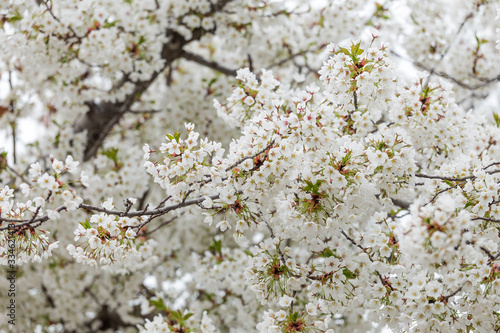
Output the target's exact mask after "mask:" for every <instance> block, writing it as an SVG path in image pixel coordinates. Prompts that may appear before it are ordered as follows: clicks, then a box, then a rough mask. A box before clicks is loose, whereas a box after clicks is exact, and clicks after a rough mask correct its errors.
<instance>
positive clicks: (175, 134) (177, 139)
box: [174, 132, 181, 142]
mask: <svg viewBox="0 0 500 333" xmlns="http://www.w3.org/2000/svg"><path fill="white" fill-rule="evenodd" d="M174 139H175V141H177V142H179V141H180V140H181V133H177V132H175V133H174Z"/></svg>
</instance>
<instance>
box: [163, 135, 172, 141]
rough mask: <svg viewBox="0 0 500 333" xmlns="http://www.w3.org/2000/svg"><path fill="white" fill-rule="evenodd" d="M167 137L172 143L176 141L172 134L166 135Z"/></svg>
mask: <svg viewBox="0 0 500 333" xmlns="http://www.w3.org/2000/svg"><path fill="white" fill-rule="evenodd" d="M165 136H166V137H167V138H168V139H169V140H170V141H172V140H173V139H174V137H173V136H172V135H171V134H165Z"/></svg>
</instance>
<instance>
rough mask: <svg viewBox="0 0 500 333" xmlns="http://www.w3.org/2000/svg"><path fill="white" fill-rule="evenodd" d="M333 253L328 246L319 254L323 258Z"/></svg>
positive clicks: (331, 255)
mask: <svg viewBox="0 0 500 333" xmlns="http://www.w3.org/2000/svg"><path fill="white" fill-rule="evenodd" d="M333 255H334V253H333V251H332V250H330V249H329V248H326V249H324V250H323V253H321V256H322V257H324V258H329V257H333Z"/></svg>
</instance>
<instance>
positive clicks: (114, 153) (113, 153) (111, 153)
mask: <svg viewBox="0 0 500 333" xmlns="http://www.w3.org/2000/svg"><path fill="white" fill-rule="evenodd" d="M102 154H103V155H104V156H106V157H107V158H109V159H110V160H112V161H113V162H115V163H117V162H118V148H109V149H106V150H104V151H103V152H102Z"/></svg>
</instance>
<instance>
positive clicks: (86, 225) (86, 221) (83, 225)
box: [80, 220, 92, 229]
mask: <svg viewBox="0 0 500 333" xmlns="http://www.w3.org/2000/svg"><path fill="white" fill-rule="evenodd" d="M80 224H81V225H82V227H84V228H85V229H90V228H92V226H91V225H90V223H89V221H88V220H85V222H80Z"/></svg>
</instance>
